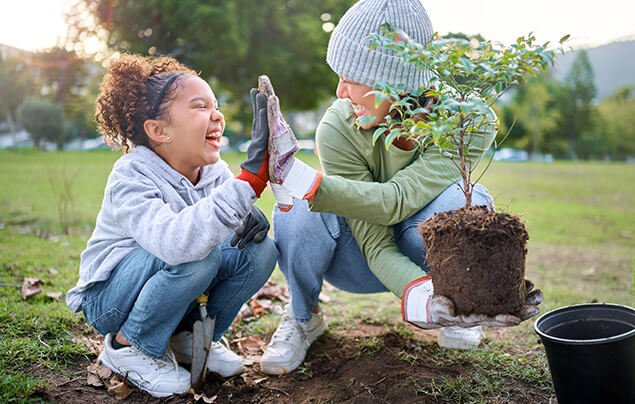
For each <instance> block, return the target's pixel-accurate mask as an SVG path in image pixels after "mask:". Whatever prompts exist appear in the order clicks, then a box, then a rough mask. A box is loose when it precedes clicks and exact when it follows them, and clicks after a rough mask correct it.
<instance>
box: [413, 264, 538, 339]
mask: <svg viewBox="0 0 635 404" xmlns="http://www.w3.org/2000/svg"><path fill="white" fill-rule="evenodd" d="M525 282H526V284H527V288H528V289H527V290H528V291H531V289H532V288H533V284H532V283H531V282H529V281H525ZM542 298H543V295H542V292H541V291H540V290H534V291H531V292H530V293H528V294H527V299H526V304H525V305H524V306H523V307H522V308H521V309H520V310H519V312H518V313H514V314H498V315H496V316H487V315H485V314H468V315H465V314H459V315H456V310H455V306H454V302H453V301H452V300H451V299H449V298H447V297H445V296H434V287H433V286H432V277H431V276H424V277H422V278H419V279H415V280H414V281H412V282H410V283H409V284H408V285H407V286H406V287H405V289H404V291H403V294H402V295H401V315H402V318H403V320H404V321H407V322H409V323H411V324H414V325H416V326H417V327H420V328H424V329H430V328H439V327H449V326H459V327H464V328H469V327H474V326H477V325H484V326H487V327H512V326H515V325H518V324H520V322H521V321H523V320H526V319H528V318H530V317H532V316H534V315H536V314H538V311H539V309H538V305H539V304H540V303H541V302H542Z"/></svg>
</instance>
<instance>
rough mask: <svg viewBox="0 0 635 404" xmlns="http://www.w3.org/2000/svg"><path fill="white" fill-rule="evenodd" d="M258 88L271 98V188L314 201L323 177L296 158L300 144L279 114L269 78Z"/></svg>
mask: <svg viewBox="0 0 635 404" xmlns="http://www.w3.org/2000/svg"><path fill="white" fill-rule="evenodd" d="M258 88H259V89H260V91H261V92H262V93H265V94H267V96H268V99H267V115H268V119H269V179H270V181H271V183H272V184H277V185H281V186H282V187H276V188H278V189H280V188H284V190H286V191H287V192H288V194H290V196H292V197H294V198H296V199H311V198H312V197H313V196H314V195H315V193H316V192H317V189H318V187H319V185H320V182H321V180H322V174H321V173H320V172H318V171H316V170H315V169H313V168H311V167H310V166H308V165H306V164H304V163H303V162H302V161H300V160H298V159H296V158H295V153H296V152H297V151H298V149H299V147H298V141H297V140H296V138H295V135H294V134H293V131H292V130H291V127H290V126H289V124H288V123H287V122H286V121H285V119H284V117H283V116H282V112H280V101H279V100H278V97H276V95H275V93H274V91H273V86H272V85H271V82H270V81H269V78H268V77H267V76H260V77H259V78H258ZM288 194H287V195H288ZM279 202H280V201H279ZM281 210H284V209H281Z"/></svg>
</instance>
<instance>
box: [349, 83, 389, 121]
mask: <svg viewBox="0 0 635 404" xmlns="http://www.w3.org/2000/svg"><path fill="white" fill-rule="evenodd" d="M372 90H373V88H372V87H369V86H366V85H364V84H360V83H356V82H354V81H350V80H348V79H346V78H344V77H340V82H339V83H338V85H337V91H336V94H337V97H338V98H346V99H348V100H349V101H350V102H351V104H352V105H353V110H354V111H355V115H357V119H359V118H361V117H363V116H371V117H375V119H374V120H373V121H372V122H370V123H367V124H364V125H361V127H362V129H370V128H374V127H376V126H377V125H379V124H380V123H382V122H383V121H384V117H385V116H386V115H387V114H388V110H389V109H390V102H389V101H388V100H384V101H383V102H382V103H381V104H379V106H377V107H376V106H375V95H374V94H368V92H369V91H372Z"/></svg>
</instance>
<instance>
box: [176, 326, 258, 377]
mask: <svg viewBox="0 0 635 404" xmlns="http://www.w3.org/2000/svg"><path fill="white" fill-rule="evenodd" d="M170 347H171V348H172V349H173V350H174V354H175V355H176V360H178V361H179V362H180V363H186V364H188V365H189V364H191V363H192V333H191V332H189V331H181V332H180V333H178V334H174V335H173V336H172V338H171V339H170ZM207 370H208V371H210V372H212V373H218V374H219V375H221V376H222V377H231V376H236V375H239V374H241V373H242V372H244V371H245V369H244V368H243V360H242V358H241V357H240V356H238V355H236V354H235V353H234V352H232V351H231V350H229V349H228V348H227V347H226V346H225V345H223V344H221V343H220V342H212V346H211V350H210V352H209V355H208V356H207Z"/></svg>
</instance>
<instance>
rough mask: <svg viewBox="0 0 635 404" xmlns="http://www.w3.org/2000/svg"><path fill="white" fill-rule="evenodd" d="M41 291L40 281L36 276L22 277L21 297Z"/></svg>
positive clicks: (24, 297)
mask: <svg viewBox="0 0 635 404" xmlns="http://www.w3.org/2000/svg"><path fill="white" fill-rule="evenodd" d="M41 292H42V281H41V280H40V279H37V278H24V280H23V281H22V299H24V300H26V299H27V298H29V297H31V296H34V295H37V294H38V293H41Z"/></svg>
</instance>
